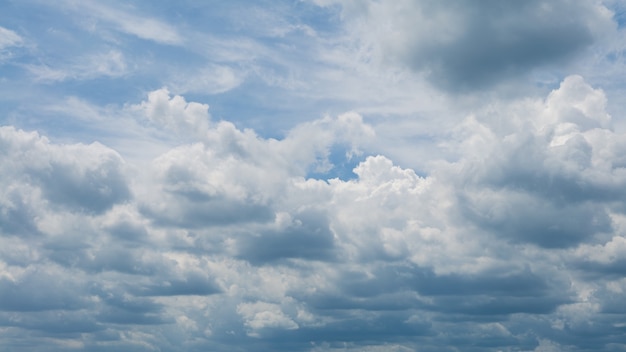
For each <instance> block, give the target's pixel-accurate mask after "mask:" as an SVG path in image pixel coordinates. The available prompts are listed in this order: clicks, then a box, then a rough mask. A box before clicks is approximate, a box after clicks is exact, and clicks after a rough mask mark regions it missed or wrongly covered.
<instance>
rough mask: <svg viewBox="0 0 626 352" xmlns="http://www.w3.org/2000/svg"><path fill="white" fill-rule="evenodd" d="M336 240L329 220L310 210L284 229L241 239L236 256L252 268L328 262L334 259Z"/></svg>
mask: <svg viewBox="0 0 626 352" xmlns="http://www.w3.org/2000/svg"><path fill="white" fill-rule="evenodd" d="M333 237H334V236H333V233H332V232H331V230H330V229H329V227H328V218H327V216H326V215H325V214H324V213H322V212H317V211H311V210H308V211H303V212H301V213H298V214H295V215H294V219H293V220H292V224H290V225H289V226H287V227H286V228H285V229H281V230H269V231H267V230H266V231H261V232H260V233H253V234H250V235H247V236H245V235H241V236H238V238H237V243H238V244H237V252H238V257H240V258H242V259H245V260H247V261H249V262H250V263H253V264H264V263H268V262H273V261H278V260H282V259H288V258H299V259H309V260H325V261H328V260H332V259H333V250H334V248H333V247H334V239H333Z"/></svg>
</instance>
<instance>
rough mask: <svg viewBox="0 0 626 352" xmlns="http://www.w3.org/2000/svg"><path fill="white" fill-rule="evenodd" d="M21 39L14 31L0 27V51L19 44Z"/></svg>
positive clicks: (21, 41)
mask: <svg viewBox="0 0 626 352" xmlns="http://www.w3.org/2000/svg"><path fill="white" fill-rule="evenodd" d="M23 41H24V40H23V39H22V37H20V36H19V35H18V34H17V33H15V32H14V31H12V30H10V29H7V28H4V27H0V52H4V50H5V49H6V48H10V47H13V46H20V45H22V43H23Z"/></svg>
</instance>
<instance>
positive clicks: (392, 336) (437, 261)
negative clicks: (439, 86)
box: [0, 76, 626, 351]
mask: <svg viewBox="0 0 626 352" xmlns="http://www.w3.org/2000/svg"><path fill="white" fill-rule="evenodd" d="M606 104H607V103H606V96H605V93H604V92H603V91H602V90H600V89H597V88H593V87H592V86H590V85H589V84H588V83H586V82H585V81H584V80H583V79H582V78H581V77H579V76H571V77H568V78H566V79H565V80H564V81H563V82H562V84H561V85H560V87H558V88H555V89H554V90H553V91H552V92H550V93H548V94H547V95H546V97H545V98H542V99H524V100H518V101H507V102H501V103H499V104H494V105H492V106H490V107H488V108H486V109H482V110H480V109H479V110H476V111H475V112H473V114H471V115H469V116H467V118H465V119H464V121H463V123H462V124H459V126H458V127H457V128H456V129H454V130H450V131H448V139H447V141H448V142H447V143H446V144H445V145H443V146H442V148H447V149H448V150H449V155H451V156H452V157H450V158H449V159H443V160H442V159H439V158H438V156H437V155H433V156H432V157H431V159H430V160H429V162H428V163H425V165H428V166H429V169H428V170H427V171H428V172H426V173H420V174H418V173H416V171H415V170H413V169H412V168H410V167H407V166H401V165H398V164H397V163H395V162H394V161H393V160H391V159H390V158H389V157H386V156H384V155H377V154H376V153H373V152H372V150H371V149H372V148H373V145H372V144H371V143H370V141H371V139H374V138H376V133H377V131H376V130H375V127H372V126H371V125H369V124H368V123H366V122H365V121H364V120H363V117H362V116H361V115H359V114H357V113H354V112H349V113H345V114H341V115H338V116H325V117H321V118H319V119H317V120H313V121H310V122H305V123H301V124H299V125H297V126H295V127H294V128H292V129H291V130H289V131H287V132H286V133H285V134H284V137H282V138H280V139H275V138H265V137H263V136H261V135H259V134H257V133H256V132H255V131H253V130H251V129H240V128H238V127H237V126H235V125H234V124H233V123H231V122H228V121H215V120H213V119H212V118H211V116H210V114H209V110H208V109H209V107H208V105H207V104H203V103H198V102H193V101H188V100H187V99H186V98H185V97H183V96H179V95H173V96H172V95H171V94H170V93H169V91H168V90H167V89H165V88H163V89H159V90H156V91H152V92H150V93H148V97H147V98H146V100H145V101H144V102H141V103H138V104H126V105H124V107H121V108H119V109H120V110H122V111H123V112H124V113H127V114H128V116H131V117H133V118H135V119H137V120H138V121H141V123H140V124H138V125H139V126H140V127H141V128H144V133H146V134H153V133H157V134H159V133H160V134H167V133H170V134H172V135H174V134H175V136H173V137H172V138H171V139H170V140H166V142H164V144H166V145H169V143H171V144H172V145H171V146H168V147H167V148H164V149H166V150H165V151H164V152H163V153H161V154H160V155H158V156H157V157H155V158H153V159H150V160H140V161H129V160H125V159H124V158H122V156H121V155H120V154H119V153H117V152H116V151H115V150H113V149H111V148H110V147H107V146H104V145H102V144H100V143H92V144H61V143H58V142H55V141H51V140H50V139H48V138H46V137H43V136H41V135H40V134H39V133H35V132H25V131H23V130H20V129H16V128H14V127H9V126H7V127H2V128H1V129H0V150H1V151H2V154H0V157H1V158H2V159H1V160H2V163H0V175H1V176H2V177H1V178H0V180H1V181H0V182H1V184H2V186H3V187H2V188H1V189H2V191H0V192H1V193H0V194H2V197H0V220H2V222H0V296H2V297H0V298H2V299H1V300H0V302H2V303H0V324H2V325H3V326H4V327H6V329H7V331H8V332H7V334H13V335H11V336H12V337H11V339H3V341H1V343H0V346H2V347H3V348H9V347H15V346H16V345H18V344H19V343H25V341H31V343H32V341H36V342H37V343H35V344H36V345H39V344H43V343H45V342H46V341H48V340H46V339H50V341H54V342H53V344H54V346H53V347H51V348H50V349H51V350H62V349H63V348H66V347H67V346H70V345H72V346H77V348H82V349H87V350H89V349H93V350H97V349H128V350H133V349H134V350H150V349H157V348H161V349H164V350H165V349H168V350H182V349H185V350H194V349H196V350H207V349H210V350H223V349H228V346H237V347H238V348H241V349H251V348H254V347H256V348H259V346H261V348H262V349H271V350H289V351H307V350H333V349H339V348H344V349H353V350H363V349H365V350H367V349H369V350H372V351H375V350H389V349H391V350H394V349H395V350H399V351H402V350H414V349H417V348H418V347H420V346H421V347H423V348H426V349H433V350H437V349H440V348H441V346H452V347H454V348H462V347H464V346H470V347H471V348H474V349H475V350H485V349H487V350H489V349H494V350H495V349H506V348H519V349H525V350H532V349H541V348H556V347H555V346H575V348H579V349H596V350H597V349H604V348H608V347H607V346H610V344H617V343H620V341H621V335H620V334H619V332H620V331H621V327H620V325H619V324H620V321H619V317H618V316H619V314H621V313H622V312H623V309H622V308H621V306H620V305H619V302H621V298H623V292H626V282H625V281H624V280H623V279H622V278H621V276H620V275H619V273H620V272H621V271H623V264H624V263H623V260H622V256H623V254H624V253H623V252H624V248H626V247H625V246H624V240H623V236H622V235H621V232H622V230H623V229H624V228H625V226H626V221H625V220H624V209H623V205H622V204H621V203H622V200H623V197H624V193H623V189H624V182H626V178H625V175H626V173H625V172H624V170H625V167H626V164H624V162H623V160H622V159H623V158H622V155H623V154H624V153H623V152H624V147H626V145H624V143H623V142H622V140H623V139H624V138H623V135H622V134H621V133H620V132H619V131H615V130H614V129H613V126H612V125H613V119H612V117H611V116H610V115H609V114H608V113H607V111H606ZM140 127H137V126H136V127H135V128H140ZM333 148H337V149H338V150H340V151H341V152H342V153H343V154H342V153H335V154H336V155H335V154H333V152H332V151H333V150H334V149H333ZM351 158H354V159H355V160H354V164H355V167H354V168H353V170H352V172H353V176H352V177H350V178H336V177H334V176H332V175H331V171H332V170H333V168H335V167H337V165H338V164H341V163H342V162H343V161H345V160H348V159H351ZM44 293H45V296H44ZM60 320H62V321H63V322H64V323H62V324H59V321H60ZM16 331H17V333H15V332H16ZM583 333H585V334H587V335H585V336H593V339H592V340H584V339H583V338H581V337H580V336H582V335H581V334H583ZM572 348H574V347H572Z"/></svg>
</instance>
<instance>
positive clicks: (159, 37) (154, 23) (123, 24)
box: [66, 1, 184, 45]
mask: <svg viewBox="0 0 626 352" xmlns="http://www.w3.org/2000/svg"><path fill="white" fill-rule="evenodd" d="M66 4H67V6H68V8H69V9H73V10H75V11H79V12H81V13H83V14H86V15H87V16H88V17H93V18H95V19H96V20H100V21H103V22H104V23H107V24H109V25H112V27H113V28H115V29H116V30H118V31H120V32H123V33H127V34H130V35H133V36H136V37H139V38H141V39H146V40H151V41H154V42H157V43H160V44H169V45H180V44H182V43H183V41H184V39H183V37H182V36H181V35H180V34H179V33H178V31H177V30H176V28H174V27H172V26H171V25H169V24H167V23H164V22H162V21H159V20H158V19H155V18H150V17H147V16H141V15H137V14H135V13H134V12H136V10H135V9H133V8H132V7H130V8H129V7H126V8H124V7H119V8H114V7H112V6H107V5H102V4H99V3H96V2H94V1H87V2H74V1H67V2H66Z"/></svg>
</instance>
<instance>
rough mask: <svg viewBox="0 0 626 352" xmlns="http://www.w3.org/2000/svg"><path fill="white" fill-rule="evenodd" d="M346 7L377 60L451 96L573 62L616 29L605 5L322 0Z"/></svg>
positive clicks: (356, 30) (344, 11)
mask: <svg viewBox="0 0 626 352" xmlns="http://www.w3.org/2000/svg"><path fill="white" fill-rule="evenodd" d="M315 2H316V3H319V4H321V5H326V6H328V5H330V4H339V5H340V6H342V8H343V9H342V14H343V16H344V18H345V19H346V20H347V21H348V22H349V24H350V29H351V31H352V34H351V35H353V36H355V37H356V40H357V41H359V42H360V43H361V44H362V45H364V47H365V48H364V50H366V51H367V52H368V55H371V57H372V58H373V59H376V60H382V61H384V62H388V61H392V62H393V61H397V62H400V63H402V64H404V65H406V66H407V67H409V68H411V69H413V70H416V71H418V72H420V73H423V74H424V75H426V77H427V78H428V80H429V81H430V82H431V83H432V84H434V85H435V86H437V87H440V88H443V89H445V90H448V91H464V92H467V91H472V90H476V89H484V88H487V87H491V86H493V85H496V84H498V83H502V82H503V81H507V80H509V79H511V78H517V77H519V76H525V75H527V74H528V73H529V72H531V71H532V70H533V69H536V68H540V67H542V66H545V65H559V64H562V63H565V62H567V61H568V60H571V59H572V57H574V56H576V54H579V53H581V52H582V51H583V49H585V48H587V47H589V46H590V45H592V44H593V43H594V42H595V41H598V40H600V39H601V38H602V36H603V35H604V34H605V33H608V32H610V31H612V30H613V22H612V14H611V12H610V11H609V10H608V9H607V8H606V7H604V6H603V4H601V3H600V2H584V3H572V2H571V1H552V2H550V3H546V2H545V1H524V2H518V1H485V2H481V3H480V4H476V3H474V2H471V1H464V0H461V1H452V2H446V3H445V4H444V3H438V2H433V1H408V0H407V1H395V2H390V1H372V2H368V3H366V4H365V3H361V2H358V1H351V0H346V1H342V0H339V1H324V0H321V1H315Z"/></svg>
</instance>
